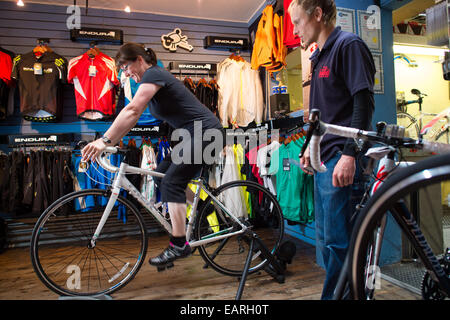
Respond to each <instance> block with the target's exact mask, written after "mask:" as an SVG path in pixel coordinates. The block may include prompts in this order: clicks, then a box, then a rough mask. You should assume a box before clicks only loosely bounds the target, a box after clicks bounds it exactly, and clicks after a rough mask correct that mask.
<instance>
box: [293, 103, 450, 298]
mask: <svg viewBox="0 0 450 320" xmlns="http://www.w3.org/2000/svg"><path fill="white" fill-rule="evenodd" d="M310 120H311V123H310V128H309V130H308V134H307V138H306V141H305V145H304V147H303V149H302V153H301V154H300V156H301V155H302V154H303V153H304V152H305V150H306V147H307V146H308V145H309V147H310V157H311V165H312V167H313V168H314V169H315V170H316V171H317V172H324V171H325V170H326V167H325V166H324V165H323V164H322V163H321V161H320V141H321V138H322V137H323V135H325V134H327V133H329V134H334V135H338V136H342V137H347V138H353V139H355V140H356V141H357V142H358V143H359V144H361V142H362V141H368V142H373V143H377V144H379V145H382V146H381V147H378V148H372V149H370V150H369V151H368V153H367V155H369V156H371V157H372V158H373V159H381V161H380V162H383V161H385V163H388V164H389V163H390V165H389V166H391V167H392V165H393V164H394V167H393V168H397V167H398V165H395V160H394V155H395V154H396V153H397V151H398V150H401V148H407V149H422V150H424V151H428V152H435V153H446V152H447V153H448V152H450V146H449V145H447V144H442V143H437V142H428V141H426V140H423V139H422V138H421V137H419V139H418V140H415V139H411V138H409V137H405V136H404V133H405V131H404V128H402V127H399V126H397V125H389V126H386V127H385V128H384V129H383V130H381V129H380V127H378V131H377V132H369V131H363V130H358V129H353V128H347V127H342V126H336V125H330V124H326V123H323V122H321V121H320V111H318V110H313V111H312V112H311V116H310ZM449 163H450V155H449V154H444V155H441V156H435V157H431V158H429V159H426V160H423V161H421V162H419V163H417V164H414V165H411V166H408V167H407V168H403V169H399V170H396V172H395V174H393V175H391V174H390V173H391V172H386V174H383V175H382V176H381V178H382V179H381V182H382V185H379V186H378V187H377V190H376V191H374V194H373V196H371V197H370V199H369V200H368V201H367V202H366V203H364V205H363V208H362V210H361V212H359V214H358V216H357V217H356V222H355V224H354V226H353V232H352V237H351V240H350V246H349V249H348V254H347V257H346V260H345V262H344V266H343V268H342V271H341V275H340V278H339V281H338V285H337V287H336V290H335V296H334V298H335V299H348V298H355V299H364V300H365V299H375V298H377V297H378V292H377V291H376V290H377V289H378V288H379V283H378V284H377V283H376V282H377V279H378V277H379V276H380V274H379V272H380V269H379V261H380V254H381V250H382V244H383V238H384V234H385V231H386V223H387V219H388V218H387V217H388V215H389V216H391V217H392V218H393V221H395V222H396V223H397V224H398V226H399V228H400V230H401V232H402V234H403V235H404V236H405V237H406V239H407V240H408V241H409V243H410V244H411V245H412V247H413V248H414V250H415V252H416V253H417V255H418V257H419V258H420V260H421V261H422V263H423V265H424V269H425V270H426V271H424V276H423V280H422V297H423V298H424V299H437V300H439V299H444V298H446V297H450V278H449V277H450V252H449V250H448V249H447V250H445V252H444V253H443V254H442V255H441V256H440V257H437V256H435V255H434V253H433V251H432V250H431V248H430V245H429V244H428V242H427V240H426V239H425V236H424V235H423V233H422V231H421V229H420V227H419V224H418V222H417V217H418V214H420V213H418V212H414V210H415V208H413V207H412V206H411V205H410V206H408V201H407V200H406V199H411V198H413V197H414V196H416V195H418V194H419V192H422V194H424V195H425V196H424V197H422V198H426V199H425V200H429V201H431V200H430V199H431V196H430V193H431V192H435V191H434V190H435V189H432V188H433V187H436V186H438V187H440V186H441V183H442V182H443V181H448V180H449V179H450V164H449ZM381 165H382V163H381ZM391 171H392V170H391ZM387 176H389V179H386V178H387ZM430 190H431V191H430ZM421 205H422V206H423V203H422V204H421ZM428 205H429V207H427V209H428V210H432V209H433V207H432V203H428ZM381 297H382V295H381Z"/></svg>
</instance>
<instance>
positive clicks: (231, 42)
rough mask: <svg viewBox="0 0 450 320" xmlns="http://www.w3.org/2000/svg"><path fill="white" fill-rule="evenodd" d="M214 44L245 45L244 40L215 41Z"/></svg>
mask: <svg viewBox="0 0 450 320" xmlns="http://www.w3.org/2000/svg"><path fill="white" fill-rule="evenodd" d="M214 42H215V43H220V44H239V45H241V46H243V45H244V40H226V39H215V40H214Z"/></svg>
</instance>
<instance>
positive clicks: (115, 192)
mask: <svg viewBox="0 0 450 320" xmlns="http://www.w3.org/2000/svg"><path fill="white" fill-rule="evenodd" d="M124 170H125V167H124V166H122V165H121V166H120V169H119V172H118V174H117V175H116V177H115V178H114V181H113V185H112V190H111V196H110V197H109V200H108V203H107V205H106V208H105V210H104V211H103V215H102V217H101V219H100V222H99V224H98V225H97V228H96V229H95V232H94V235H93V236H92V239H91V241H90V243H89V248H91V249H92V248H95V242H96V241H97V239H98V237H99V236H100V233H101V231H102V229H103V226H104V225H105V223H106V221H107V220H108V218H109V215H110V214H111V211H112V209H113V208H114V205H115V204H116V201H117V199H118V198H119V193H120V189H121V187H120V180H121V177H122V176H123V174H124Z"/></svg>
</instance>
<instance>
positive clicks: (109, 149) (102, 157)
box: [97, 147, 120, 173]
mask: <svg viewBox="0 0 450 320" xmlns="http://www.w3.org/2000/svg"><path fill="white" fill-rule="evenodd" d="M119 151H120V149H119V148H118V147H106V149H105V150H104V151H103V152H102V153H101V154H100V155H99V156H98V157H97V162H98V164H99V165H100V166H101V167H102V168H103V169H105V170H107V171H109V172H112V173H116V172H118V171H119V168H118V167H115V166H113V165H112V164H111V163H110V162H109V160H107V159H105V156H106V154H107V153H110V154H114V153H118V152H119Z"/></svg>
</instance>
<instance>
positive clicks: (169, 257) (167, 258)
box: [148, 242, 192, 271]
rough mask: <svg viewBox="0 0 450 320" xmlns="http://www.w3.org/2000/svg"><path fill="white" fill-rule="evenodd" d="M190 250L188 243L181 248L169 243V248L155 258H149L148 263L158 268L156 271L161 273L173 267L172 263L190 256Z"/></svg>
mask: <svg viewBox="0 0 450 320" xmlns="http://www.w3.org/2000/svg"><path fill="white" fill-rule="evenodd" d="M191 253H192V249H191V246H190V245H189V243H187V242H186V244H185V245H184V246H183V247H178V246H176V245H174V244H173V243H170V244H169V246H168V247H167V248H166V249H165V250H164V251H163V252H162V253H161V254H160V255H159V256H156V257H155V258H151V259H150V260H148V262H149V263H150V264H151V265H152V266H155V267H157V268H158V271H163V270H165V269H166V268H172V267H173V261H175V260H176V259H180V258H187V257H189V256H190V255H191Z"/></svg>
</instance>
